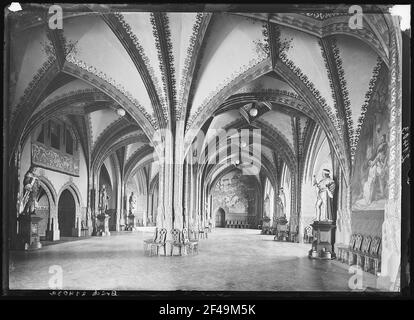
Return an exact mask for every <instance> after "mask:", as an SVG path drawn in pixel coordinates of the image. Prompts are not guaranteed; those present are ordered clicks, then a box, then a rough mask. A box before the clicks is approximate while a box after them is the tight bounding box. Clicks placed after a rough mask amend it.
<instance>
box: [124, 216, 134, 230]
mask: <svg viewBox="0 0 414 320" xmlns="http://www.w3.org/2000/svg"><path fill="white" fill-rule="evenodd" d="M134 230H136V228H135V216H134V215H133V214H132V213H131V214H130V215H129V216H128V226H127V227H126V231H134Z"/></svg>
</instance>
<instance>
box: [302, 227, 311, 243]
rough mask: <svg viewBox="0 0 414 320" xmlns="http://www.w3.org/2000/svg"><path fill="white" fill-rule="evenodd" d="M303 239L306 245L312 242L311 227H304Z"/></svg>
mask: <svg viewBox="0 0 414 320" xmlns="http://www.w3.org/2000/svg"><path fill="white" fill-rule="evenodd" d="M303 239H304V242H306V243H312V241H313V228H312V226H306V227H305V231H304V233H303Z"/></svg>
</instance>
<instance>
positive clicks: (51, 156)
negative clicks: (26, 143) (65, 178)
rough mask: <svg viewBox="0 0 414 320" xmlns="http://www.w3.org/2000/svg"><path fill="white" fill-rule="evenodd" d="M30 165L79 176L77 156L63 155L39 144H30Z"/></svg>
mask: <svg viewBox="0 0 414 320" xmlns="http://www.w3.org/2000/svg"><path fill="white" fill-rule="evenodd" d="M32 163H33V164H34V165H36V166H39V167H42V168H46V169H49V170H53V171H59V172H63V173H67V174H70V175H75V176H79V156H71V155H68V154H64V153H62V152H60V151H58V150H55V149H53V148H50V147H47V146H45V145H43V144H41V143H32Z"/></svg>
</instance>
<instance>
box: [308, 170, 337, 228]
mask: <svg viewBox="0 0 414 320" xmlns="http://www.w3.org/2000/svg"><path fill="white" fill-rule="evenodd" d="M329 174H330V171H329V170H327V169H323V170H322V179H321V180H320V181H319V182H318V181H316V176H315V175H314V176H313V185H314V186H316V187H317V189H318V195H317V198H316V205H315V206H316V220H317V221H330V222H332V221H333V219H334V217H333V208H332V201H333V196H334V192H335V181H334V180H333V179H332V178H331V177H330V175H329Z"/></svg>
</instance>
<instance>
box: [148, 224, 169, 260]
mask: <svg viewBox="0 0 414 320" xmlns="http://www.w3.org/2000/svg"><path fill="white" fill-rule="evenodd" d="M166 238H167V230H166V229H164V228H163V229H161V230H160V231H159V234H158V237H157V238H156V240H155V242H152V243H148V246H149V248H150V250H149V255H150V256H152V255H153V253H154V251H153V249H154V248H155V255H157V256H158V255H159V249H160V248H164V255H165V256H166V255H167V251H166V250H167V249H166Z"/></svg>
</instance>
